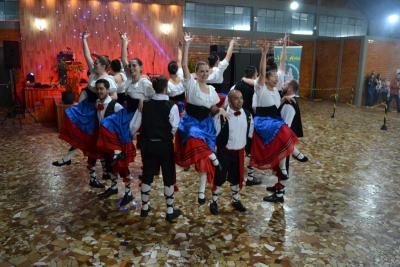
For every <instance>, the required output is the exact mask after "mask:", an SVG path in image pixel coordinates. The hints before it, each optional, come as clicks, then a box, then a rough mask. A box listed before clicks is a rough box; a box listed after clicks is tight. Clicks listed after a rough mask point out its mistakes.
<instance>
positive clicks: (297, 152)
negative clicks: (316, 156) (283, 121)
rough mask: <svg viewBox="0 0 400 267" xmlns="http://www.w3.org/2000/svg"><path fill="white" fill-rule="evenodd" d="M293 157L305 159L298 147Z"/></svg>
mask: <svg viewBox="0 0 400 267" xmlns="http://www.w3.org/2000/svg"><path fill="white" fill-rule="evenodd" d="M292 155H293V156H295V157H296V158H298V159H303V158H304V155H303V153H301V152H300V151H299V150H298V149H297V148H296V147H294V150H293V153H292Z"/></svg>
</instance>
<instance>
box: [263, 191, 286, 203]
mask: <svg viewBox="0 0 400 267" xmlns="http://www.w3.org/2000/svg"><path fill="white" fill-rule="evenodd" d="M263 200H264V201H266V202H281V203H282V202H283V196H282V197H278V196H277V194H276V193H273V194H272V195H270V196H266V197H264V198H263Z"/></svg>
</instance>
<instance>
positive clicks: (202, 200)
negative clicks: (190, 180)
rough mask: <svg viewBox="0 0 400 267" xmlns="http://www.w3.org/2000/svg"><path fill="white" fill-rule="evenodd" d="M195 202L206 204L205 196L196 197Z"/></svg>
mask: <svg viewBox="0 0 400 267" xmlns="http://www.w3.org/2000/svg"><path fill="white" fill-rule="evenodd" d="M197 202H199V205H200V206H202V205H204V204H206V198H199V197H198V198H197Z"/></svg>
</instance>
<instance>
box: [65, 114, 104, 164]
mask: <svg viewBox="0 0 400 267" xmlns="http://www.w3.org/2000/svg"><path fill="white" fill-rule="evenodd" d="M97 137H98V128H97V129H95V130H94V131H93V133H92V134H87V133H85V132H83V131H82V130H81V129H79V128H78V127H77V126H76V125H75V124H74V123H72V122H71V120H70V119H69V118H68V116H64V120H63V124H62V125H61V129H60V135H59V138H60V139H62V140H64V141H65V142H67V143H68V144H70V145H71V146H72V147H74V148H78V149H80V150H82V152H83V154H84V155H85V156H87V157H90V158H94V159H98V158H101V155H100V153H99V152H98V150H97V148H96V142H97Z"/></svg>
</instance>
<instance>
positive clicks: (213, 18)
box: [183, 2, 251, 31]
mask: <svg viewBox="0 0 400 267" xmlns="http://www.w3.org/2000/svg"><path fill="white" fill-rule="evenodd" d="M250 15H251V8H250V7H241V6H224V5H206V4H199V3H191V2H187V3H186V5H185V14H184V18H183V26H185V27H197V28H210V29H225V30H238V31H250V23H251V16H250Z"/></svg>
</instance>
